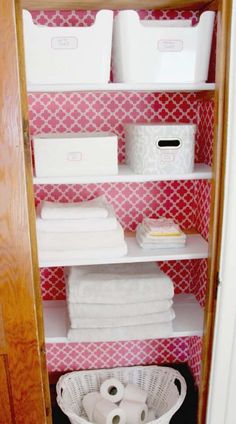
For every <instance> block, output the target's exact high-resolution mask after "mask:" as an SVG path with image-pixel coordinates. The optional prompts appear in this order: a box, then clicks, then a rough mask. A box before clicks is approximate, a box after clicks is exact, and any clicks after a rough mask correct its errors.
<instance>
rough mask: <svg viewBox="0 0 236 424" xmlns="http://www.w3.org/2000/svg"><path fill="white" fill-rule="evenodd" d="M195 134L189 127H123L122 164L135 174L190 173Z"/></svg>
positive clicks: (157, 125)
mask: <svg viewBox="0 0 236 424" xmlns="http://www.w3.org/2000/svg"><path fill="white" fill-rule="evenodd" d="M195 132H196V126H195V125H192V124H127V125H125V138H126V163H127V164H128V165H129V166H130V168H131V169H132V171H134V172H135V173H137V174H157V175H160V174H164V175H173V174H184V173H189V172H192V171H193V167H194V146H195Z"/></svg>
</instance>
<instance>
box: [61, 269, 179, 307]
mask: <svg viewBox="0 0 236 424" xmlns="http://www.w3.org/2000/svg"><path fill="white" fill-rule="evenodd" d="M128 265H129V264H126V269H127V268H128ZM135 265H136V266H137V265H138V264H135ZM140 265H141V264H140ZM120 266H121V268H122V267H124V265H123V264H121V265H120ZM114 269H116V271H115V270H114V272H113V268H112V266H110V267H109V269H108V268H106V266H101V267H96V269H93V268H91V267H88V269H87V273H86V267H83V269H82V270H81V269H78V267H71V268H70V269H69V271H68V279H67V284H68V288H67V291H68V297H67V299H68V301H69V302H79V303H83V302H84V303H106V304H113V303H114V304H122V303H124V304H126V303H136V302H148V301H153V300H163V299H171V298H172V297H173V295H174V287H173V283H172V281H171V279H170V278H169V277H168V276H166V275H165V274H164V273H163V272H162V271H161V270H160V269H159V268H157V267H156V270H155V272H153V266H152V265H151V267H150V271H148V267H147V266H146V267H145V270H143V271H141V267H139V268H138V267H137V269H136V271H134V270H133V272H132V273H125V272H124V270H123V272H121V273H120V272H118V271H117V266H116V268H114ZM132 269H133V267H132ZM139 270H140V272H139Z"/></svg>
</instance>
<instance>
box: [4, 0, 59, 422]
mask: <svg viewBox="0 0 236 424" xmlns="http://www.w3.org/2000/svg"><path fill="white" fill-rule="evenodd" d="M0 10H1V14H0V39H1V43H0V66H1V82H0V109H1V114H0V149H1V151H0V198H1V204H0V258H1V259H0V261H1V262H0V263H1V266H0V303H1V306H2V324H3V331H2V333H3V332H4V334H2V337H3V339H4V341H5V355H6V356H7V363H8V375H9V384H10V392H11V408H12V417H13V418H12V419H13V421H12V422H14V423H15V424H36V423H37V424H38V423H40V424H41V423H42V424H43V423H50V422H51V418H50V400H49V395H48V381H47V370H46V361H45V348H44V332H43V320H42V307H41V290H40V278H39V268H38V259H37V246H36V234H35V212H34V200H33V199H34V197H33V185H32V171H31V168H32V167H31V155H30V145H29V136H28V114H27V101H26V86H25V76H24V66H23V64H22V60H23V54H22V51H23V43H22V25H21V6H20V2H18V1H14V0H0ZM0 414H1V411H0ZM0 416H1V415H0ZM3 422H4V421H3Z"/></svg>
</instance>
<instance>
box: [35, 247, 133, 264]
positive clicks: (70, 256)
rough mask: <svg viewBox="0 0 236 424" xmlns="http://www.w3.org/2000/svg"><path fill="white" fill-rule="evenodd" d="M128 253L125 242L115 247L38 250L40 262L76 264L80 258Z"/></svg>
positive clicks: (111, 256)
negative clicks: (70, 262)
mask: <svg viewBox="0 0 236 424" xmlns="http://www.w3.org/2000/svg"><path fill="white" fill-rule="evenodd" d="M126 254H127V244H126V243H125V241H124V242H122V243H119V244H117V245H116V246H113V247H109V248H108V247H107V248H105V247H103V248H96V249H80V250H65V251H64V250H44V251H40V250H39V252H38V257H39V262H40V263H46V262H55V266H56V263H57V262H58V265H59V262H60V265H63V263H64V262H65V261H73V262H74V263H75V264H76V263H78V261H80V260H88V261H89V262H90V261H92V260H93V259H95V260H96V259H100V260H102V259H111V258H120V257H121V256H124V255H126Z"/></svg>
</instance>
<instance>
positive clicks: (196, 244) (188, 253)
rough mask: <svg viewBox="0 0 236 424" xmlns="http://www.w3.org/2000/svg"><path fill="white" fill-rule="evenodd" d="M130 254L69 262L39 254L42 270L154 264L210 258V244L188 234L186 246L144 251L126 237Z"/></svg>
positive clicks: (201, 238)
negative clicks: (101, 265) (42, 257)
mask: <svg viewBox="0 0 236 424" xmlns="http://www.w3.org/2000/svg"><path fill="white" fill-rule="evenodd" d="M126 242H127V245H128V253H127V255H125V256H122V257H119V258H109V259H107V258H104V259H101V258H99V259H93V258H88V259H79V258H76V257H74V258H70V259H69V260H57V261H56V260H53V261H51V260H50V259H48V260H41V259H40V253H39V266H40V267H41V268H47V267H54V266H73V265H97V264H118V263H134V262H153V261H173V260H186V259H204V258H207V257H208V244H207V242H206V241H205V240H204V239H203V237H201V236H200V235H199V234H188V235H187V242H186V246H184V247H178V248H170V249H142V248H141V247H140V246H139V245H138V243H137V241H136V238H135V237H133V236H128V237H126Z"/></svg>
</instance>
